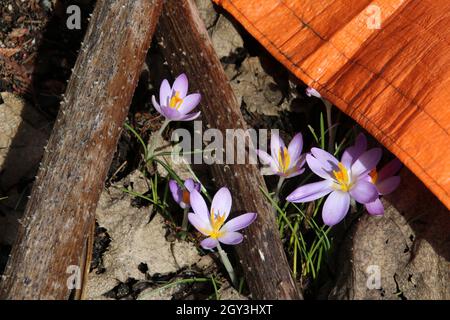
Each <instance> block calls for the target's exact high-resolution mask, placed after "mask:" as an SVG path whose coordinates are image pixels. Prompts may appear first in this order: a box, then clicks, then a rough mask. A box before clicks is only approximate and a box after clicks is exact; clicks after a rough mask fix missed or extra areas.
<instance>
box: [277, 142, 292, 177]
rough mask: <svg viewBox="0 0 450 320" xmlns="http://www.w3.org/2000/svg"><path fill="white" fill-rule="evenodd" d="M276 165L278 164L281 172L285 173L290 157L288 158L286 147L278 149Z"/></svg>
mask: <svg viewBox="0 0 450 320" xmlns="http://www.w3.org/2000/svg"><path fill="white" fill-rule="evenodd" d="M278 163H279V164H280V170H281V172H283V173H286V171H287V170H288V168H289V165H290V164H291V157H290V156H289V152H288V149H287V148H286V147H283V148H280V150H278Z"/></svg>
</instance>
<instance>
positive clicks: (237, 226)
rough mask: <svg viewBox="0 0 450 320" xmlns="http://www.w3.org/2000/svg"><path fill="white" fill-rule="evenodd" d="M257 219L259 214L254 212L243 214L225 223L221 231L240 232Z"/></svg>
mask: <svg viewBox="0 0 450 320" xmlns="http://www.w3.org/2000/svg"><path fill="white" fill-rule="evenodd" d="M256 217H257V214H256V213H253V212H249V213H244V214H241V215H240V216H238V217H236V218H233V219H231V220H230V221H228V222H227V223H225V224H224V226H223V227H222V228H221V229H220V230H221V231H226V232H231V231H239V230H241V229H244V228H247V227H248V226H249V225H250V224H251V223H252V222H253V221H255V219H256Z"/></svg>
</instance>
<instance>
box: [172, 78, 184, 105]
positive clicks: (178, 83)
mask: <svg viewBox="0 0 450 320" xmlns="http://www.w3.org/2000/svg"><path fill="white" fill-rule="evenodd" d="M176 91H178V92H179V97H180V98H181V99H183V98H184V97H186V94H187V91H188V78H187V76H186V74H184V73H182V74H180V75H179V76H178V77H177V78H176V79H175V81H174V82H173V86H172V93H175V92H176Z"/></svg>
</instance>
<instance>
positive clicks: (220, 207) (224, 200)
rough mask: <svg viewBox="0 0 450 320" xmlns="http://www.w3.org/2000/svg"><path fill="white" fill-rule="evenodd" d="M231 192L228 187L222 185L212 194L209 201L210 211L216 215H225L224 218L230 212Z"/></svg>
mask: <svg viewBox="0 0 450 320" xmlns="http://www.w3.org/2000/svg"><path fill="white" fill-rule="evenodd" d="M231 202H232V199H231V193H230V190H228V188H226V187H223V188H220V189H219V191H217V193H216V194H215V195H214V198H213V200H212V202H211V211H214V214H216V215H221V216H223V215H225V220H226V218H227V217H228V215H229V214H230V210H231Z"/></svg>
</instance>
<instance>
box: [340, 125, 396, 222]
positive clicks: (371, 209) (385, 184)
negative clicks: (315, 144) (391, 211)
mask: <svg viewBox="0 0 450 320" xmlns="http://www.w3.org/2000/svg"><path fill="white" fill-rule="evenodd" d="M366 149H367V139H366V136H365V135H364V134H363V133H360V134H359V135H358V137H357V138H356V142H355V144H354V145H353V146H351V147H349V148H347V149H346V150H345V152H344V154H343V155H342V157H343V158H344V161H346V162H347V163H351V164H353V162H354V161H355V160H356V159H357V158H358V157H359V156H360V155H361V154H362V153H363V152H364V151H366ZM401 167H402V163H401V162H400V161H399V160H398V159H394V160H392V161H391V162H389V163H388V164H386V165H385V166H384V167H383V168H382V169H381V170H380V171H379V172H377V170H376V168H374V169H373V170H372V171H370V172H369V175H368V176H367V180H368V181H369V182H371V183H373V184H374V185H375V187H376V188H377V190H378V194H379V195H385V194H389V193H391V192H393V191H394V190H395V189H396V188H397V187H398V185H399V184H400V177H399V176H395V174H396V173H397V172H398V171H399V170H400V168H401ZM365 207H366V210H367V212H368V213H369V214H371V215H383V214H384V207H383V204H382V203H381V200H380V199H379V197H377V198H376V199H375V201H373V202H370V203H366V204H365Z"/></svg>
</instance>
